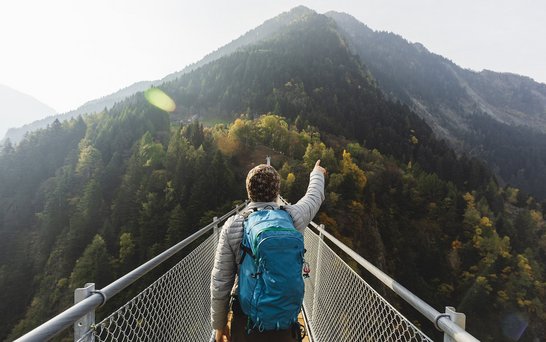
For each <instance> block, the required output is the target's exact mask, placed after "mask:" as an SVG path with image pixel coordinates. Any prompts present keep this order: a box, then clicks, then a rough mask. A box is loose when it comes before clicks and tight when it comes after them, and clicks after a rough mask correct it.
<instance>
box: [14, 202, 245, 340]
mask: <svg viewBox="0 0 546 342" xmlns="http://www.w3.org/2000/svg"><path fill="white" fill-rule="evenodd" d="M247 204H248V201H245V202H244V203H242V204H240V205H238V206H236V207H235V208H234V209H232V210H231V211H230V212H228V213H226V214H225V215H224V216H222V217H220V218H218V219H215V220H214V221H213V222H212V223H210V224H209V225H207V226H205V227H203V228H201V229H200V230H198V231H197V232H195V233H193V234H192V235H190V236H189V237H187V238H186V239H184V240H182V241H181V242H179V243H177V244H176V245H174V246H172V247H171V248H169V249H167V250H166V251H164V252H163V253H161V254H159V255H158V256H156V257H154V258H153V259H150V260H149V261H147V262H146V263H144V264H142V265H140V266H139V267H137V268H136V269H134V270H133V271H131V272H129V273H127V274H126V275H124V276H123V277H121V278H119V279H117V280H115V281H114V282H112V283H111V284H109V285H107V286H106V287H104V288H102V289H101V290H96V291H93V294H92V295H91V296H89V297H87V298H85V299H84V300H82V301H81V302H79V303H77V304H75V305H73V306H71V307H70V308H68V309H67V310H65V311H63V312H62V313H60V314H58V315H57V316H55V317H53V318H51V319H50V320H49V321H47V322H45V323H43V324H42V325H40V326H38V327H36V328H35V329H33V330H31V331H30V332H28V333H26V334H25V335H23V336H21V337H20V338H18V339H17V340H15V341H16V342H27V341H46V340H49V339H51V338H53V337H54V336H56V335H57V334H59V333H60V332H62V331H63V330H65V329H66V328H68V327H69V326H70V325H72V324H74V323H75V322H76V321H77V320H78V319H80V318H81V317H82V316H84V315H86V314H87V313H88V312H90V311H93V310H95V308H97V307H99V306H101V305H103V304H104V303H106V301H107V300H109V299H110V298H112V297H113V296H115V295H116V294H118V293H119V292H121V291H122V290H123V289H125V288H126V287H128V286H129V285H131V284H133V283H134V282H135V281H136V280H138V279H139V278H141V277H142V276H144V275H145V274H147V273H148V272H150V271H151V270H153V269H154V268H156V267H157V266H158V265H160V264H161V263H163V262H164V261H165V260H167V259H169V258H170V257H172V256H173V255H174V254H176V253H177V252H179V251H180V250H182V249H183V248H184V247H186V246H188V245H189V244H190V243H192V242H193V241H195V240H196V239H198V238H199V237H201V236H202V235H203V234H205V233H207V232H208V231H209V230H211V229H212V228H214V227H217V226H218V224H219V223H220V222H222V221H224V220H226V219H227V218H228V217H230V216H231V215H233V214H234V213H236V212H239V211H240V210H241V209H242V208H244V207H245V206H246V205H247Z"/></svg>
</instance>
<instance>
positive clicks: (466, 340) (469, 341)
mask: <svg viewBox="0 0 546 342" xmlns="http://www.w3.org/2000/svg"><path fill="white" fill-rule="evenodd" d="M311 225H312V226H313V227H314V228H315V229H317V230H318V231H319V233H320V234H322V235H323V236H324V237H326V238H328V240H330V241H331V242H332V243H333V244H335V245H336V246H337V247H339V248H340V249H341V250H343V251H344V252H345V253H347V255H349V256H350V257H351V258H353V259H354V260H355V261H356V262H358V263H359V264H360V265H361V266H362V267H364V268H365V269H366V270H367V271H368V272H370V273H371V274H372V275H374V276H375V277H376V278H377V279H379V280H380V281H381V282H382V283H383V284H385V285H386V286H387V287H388V288H390V289H391V290H392V291H393V292H394V293H396V294H397V295H399V296H400V297H401V298H402V299H404V300H405V301H406V302H407V303H408V304H410V305H411V306H412V307H414V308H415V309H416V310H417V311H419V312H420V313H421V314H422V315H423V316H425V317H426V318H427V319H428V320H429V321H431V322H432V323H434V325H435V326H436V328H437V329H438V330H440V331H442V332H444V333H445V334H447V335H448V336H449V337H451V338H452V339H453V340H454V341H457V342H459V341H460V342H478V341H479V340H478V339H476V338H475V337H474V336H472V335H470V334H469V333H468V332H466V331H465V330H464V329H463V328H461V327H460V326H458V325H457V324H455V322H453V321H451V320H450V316H449V315H448V314H443V313H440V312H439V311H438V310H436V309H434V308H433V307H432V306H430V305H429V304H427V303H426V302H425V301H423V300H422V299H421V298H419V297H417V296H416V295H415V294H413V293H412V292H411V291H409V290H408V289H406V288H405V287H404V286H402V285H401V284H399V283H398V282H396V281H395V280H394V279H392V278H391V277H389V276H388V275H387V274H385V273H384V272H383V271H381V270H380V269H379V268H377V267H375V266H374V265H372V264H371V263H370V262H369V261H368V260H366V259H364V258H363V257H362V256H360V255H359V254H358V253H356V252H355V251H353V250H352V249H351V248H349V247H348V246H347V245H345V244H344V243H343V242H341V241H339V240H338V239H336V238H335V237H334V236H332V235H331V234H330V233H328V232H327V231H326V230H324V228H323V227H321V226H319V225H318V224H316V223H315V222H312V221H311Z"/></svg>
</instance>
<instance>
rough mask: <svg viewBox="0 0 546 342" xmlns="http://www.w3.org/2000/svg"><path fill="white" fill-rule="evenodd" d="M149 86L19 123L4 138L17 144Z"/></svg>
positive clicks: (138, 85)
mask: <svg viewBox="0 0 546 342" xmlns="http://www.w3.org/2000/svg"><path fill="white" fill-rule="evenodd" d="M151 85H152V82H150V81H142V82H137V83H134V84H133V85H131V86H129V87H126V88H123V89H121V90H118V91H117V92H115V93H113V94H110V95H107V96H104V97H101V98H100V99H96V100H92V101H89V102H86V103H85V104H83V105H82V106H80V107H78V109H76V110H73V111H70V112H67V113H63V114H57V115H51V113H50V114H49V116H45V115H42V116H41V117H42V118H41V119H39V120H36V121H33V122H30V121H31V120H26V121H24V122H27V124H25V125H23V126H20V125H21V123H20V124H19V125H17V126H16V127H13V126H12V127H13V128H10V129H9V130H8V131H7V133H6V138H9V139H10V141H11V142H12V143H19V142H20V141H21V140H22V139H23V138H24V136H25V134H26V133H27V132H32V131H36V130H38V129H41V128H45V127H47V126H48V125H50V124H52V123H53V122H54V121H55V120H59V121H61V122H62V121H64V120H69V119H71V118H74V117H77V116H78V115H84V114H93V113H97V112H100V111H102V110H104V109H105V108H112V106H113V105H114V104H115V103H117V102H120V101H122V100H123V99H125V98H127V97H128V96H131V95H133V94H135V93H137V92H139V91H143V90H146V89H148V88H149V87H150V86H151ZM28 122H30V123H28Z"/></svg>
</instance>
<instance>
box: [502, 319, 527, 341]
mask: <svg viewBox="0 0 546 342" xmlns="http://www.w3.org/2000/svg"><path fill="white" fill-rule="evenodd" d="M528 324H529V322H528V320H527V318H526V317H525V316H524V315H522V314H521V313H519V312H515V313H511V314H509V315H507V316H505V317H504V319H503V320H502V332H503V333H504V336H506V337H508V338H509V339H510V341H518V340H519V339H520V338H521V335H523V333H524V332H525V329H527V325H528Z"/></svg>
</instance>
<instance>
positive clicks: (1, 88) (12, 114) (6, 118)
mask: <svg viewBox="0 0 546 342" xmlns="http://www.w3.org/2000/svg"><path fill="white" fill-rule="evenodd" d="M0 106H1V108H0V113H1V115H2V122H1V124H0V142H1V141H2V140H3V137H4V134H5V133H6V132H7V131H8V129H9V128H11V127H13V126H15V125H21V124H23V123H24V122H25V121H30V120H36V119H37V118H39V117H42V116H44V115H48V114H53V113H56V111H55V109H53V108H51V107H50V106H48V105H47V104H45V103H43V102H41V101H39V100H37V99H36V98H34V97H32V96H31V95H28V94H25V93H23V92H21V91H19V90H16V89H13V88H11V87H8V86H6V85H3V84H0Z"/></svg>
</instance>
